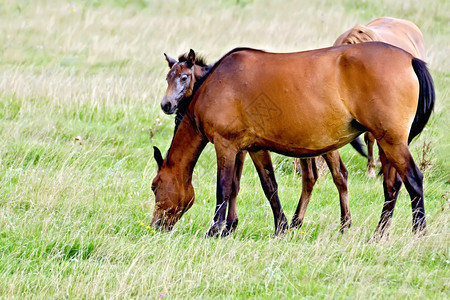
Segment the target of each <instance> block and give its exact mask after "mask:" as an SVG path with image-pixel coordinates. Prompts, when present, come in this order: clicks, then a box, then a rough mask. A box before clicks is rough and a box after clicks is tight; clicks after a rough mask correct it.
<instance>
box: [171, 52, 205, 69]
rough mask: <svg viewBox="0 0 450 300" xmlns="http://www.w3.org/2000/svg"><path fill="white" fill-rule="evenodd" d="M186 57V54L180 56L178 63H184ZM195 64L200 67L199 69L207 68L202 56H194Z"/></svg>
mask: <svg viewBox="0 0 450 300" xmlns="http://www.w3.org/2000/svg"><path fill="white" fill-rule="evenodd" d="M187 57H188V53H184V54H181V55H180V56H178V62H185V61H187ZM195 64H196V65H197V66H200V67H207V66H208V64H207V63H206V60H205V58H204V57H203V56H198V55H195Z"/></svg>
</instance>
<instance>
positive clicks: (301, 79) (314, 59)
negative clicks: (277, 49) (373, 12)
mask: <svg viewBox="0 0 450 300" xmlns="http://www.w3.org/2000/svg"><path fill="white" fill-rule="evenodd" d="M411 60H412V56H411V55H410V54H408V53H407V52H405V51H403V50H401V49H398V48H396V47H393V46H390V45H387V44H384V43H362V44H358V45H349V46H342V47H331V48H325V49H318V50H312V51H305V52H297V53H285V54H284V53H281V54H275V53H266V52H262V51H251V50H245V51H239V52H235V53H232V54H230V55H229V56H228V57H225V58H224V59H223V60H222V61H221V63H220V64H219V65H218V66H217V67H216V68H215V70H213V71H212V73H211V74H210V75H209V77H208V78H207V79H206V80H205V82H204V84H203V85H202V86H201V87H200V89H199V92H198V93H197V94H198V95H196V97H195V98H194V100H193V102H195V103H196V104H194V105H195V114H196V115H200V116H201V117H200V118H198V119H199V120H201V122H202V123H204V124H198V125H199V127H200V128H201V129H203V128H212V127H213V128H214V130H212V131H210V133H209V134H208V132H206V131H207V129H205V131H204V132H205V133H206V134H207V136H209V137H210V138H212V136H213V135H214V134H223V135H225V134H230V133H232V134H233V137H232V139H233V140H239V139H240V138H241V137H245V139H247V140H244V138H243V139H242V140H241V141H242V143H244V144H245V143H247V142H248V145H249V147H250V145H251V144H255V145H256V144H259V145H263V144H264V143H266V144H264V145H266V146H267V143H268V141H269V142H270V143H272V144H273V145H275V144H276V145H277V146H276V147H275V146H274V148H271V149H272V150H274V151H278V152H282V153H287V152H284V150H283V149H291V150H292V149H294V151H293V152H291V153H293V154H299V153H307V154H317V153H319V152H314V151H315V150H314V149H322V150H323V149H328V150H331V149H336V148H338V147H340V146H342V145H344V144H346V143H348V142H349V141H351V140H352V139H354V138H355V137H356V136H357V135H358V134H359V133H361V132H362V131H363V130H364V129H363V128H361V127H358V126H356V127H355V125H356V124H354V123H353V122H352V121H353V120H357V121H358V122H359V123H360V124H362V125H363V126H365V127H366V128H369V127H370V128H374V130H375V131H376V132H377V128H375V125H373V124H375V123H377V122H379V121H380V118H382V114H385V113H387V109H388V107H391V108H392V107H395V108H394V109H395V110H396V111H397V110H399V107H400V110H401V109H402V108H401V106H407V107H408V109H409V107H410V106H414V105H415V106H414V109H415V108H416V107H417V95H415V94H414V93H415V92H416V89H418V87H417V78H413V77H412V76H414V71H413V69H412V66H411ZM398 95H404V96H406V97H409V98H408V99H400V98H399V97H398ZM393 97H395V99H392V98H393ZM413 98H414V99H413ZM407 102H408V103H407ZM369 103H371V105H372V107H374V109H375V108H376V109H379V111H380V114H378V113H374V109H372V110H370V111H368V110H367V107H368V104H369ZM406 103H407V104H406ZM408 109H404V111H405V112H406V114H407V115H408V116H406V115H405V116H406V117H405V116H399V118H400V119H402V120H403V121H404V122H405V124H406V123H408V122H410V121H412V120H410V117H409V115H410V114H411V112H410V111H409V110H408ZM412 115H414V114H412ZM392 119H393V121H395V120H394V119H397V117H395V118H392ZM403 121H402V122H403ZM394 123H395V122H394ZM394 123H393V125H392V126H396V125H395V124H394ZM405 124H403V125H404V126H406V127H407V126H410V124H406V125H405ZM210 125H212V126H210ZM403 125H402V126H403ZM344 132H345V134H343V133H344ZM407 133H408V128H407V129H406V130H405V132H404V134H405V135H406V136H407ZM249 136H252V138H249ZM250 141H251V142H250ZM292 141H298V144H297V146H298V148H297V150H295V147H292V144H291V143H292ZM241 146H242V144H241ZM327 147H328V148H327ZM328 150H327V151H328ZM295 151H297V152H295ZM308 151H309V152H308ZM322 153H323V152H322ZM287 154H290V153H287ZM319 154H320V153H319Z"/></svg>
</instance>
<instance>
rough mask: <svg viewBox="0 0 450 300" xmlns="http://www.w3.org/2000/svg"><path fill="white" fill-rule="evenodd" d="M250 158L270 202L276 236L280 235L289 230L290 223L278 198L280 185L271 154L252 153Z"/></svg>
mask: <svg viewBox="0 0 450 300" xmlns="http://www.w3.org/2000/svg"><path fill="white" fill-rule="evenodd" d="M250 157H251V158H252V160H253V163H254V165H255V168H256V170H257V172H258V175H259V179H260V180H261V186H262V188H263V190H264V194H265V195H266V197H267V199H268V200H269V202H270V207H271V208H272V212H273V217H274V222H275V235H278V234H280V233H283V232H284V231H286V230H287V229H288V221H287V219H286V216H285V215H284V212H283V209H282V208H281V203H280V199H279V198H278V185H277V181H276V179H275V173H274V171H273V166H272V160H271V159H270V153H269V152H268V151H257V152H250Z"/></svg>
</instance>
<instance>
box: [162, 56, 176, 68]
mask: <svg viewBox="0 0 450 300" xmlns="http://www.w3.org/2000/svg"><path fill="white" fill-rule="evenodd" d="M164 56H165V57H166V60H167V62H168V63H169V68H172V66H173V65H174V64H176V63H177V60H176V59H175V58H172V57H170V56H169V55H167V54H165V53H164Z"/></svg>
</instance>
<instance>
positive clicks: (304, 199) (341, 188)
mask: <svg viewBox="0 0 450 300" xmlns="http://www.w3.org/2000/svg"><path fill="white" fill-rule="evenodd" d="M164 56H165V58H166V60H167V63H168V65H169V68H170V71H169V74H168V76H167V78H166V79H167V84H168V87H167V91H166V94H165V96H164V98H163V101H162V102H161V109H162V110H163V111H164V112H165V113H166V114H172V113H174V112H176V118H175V131H176V130H177V127H178V125H179V122H180V120H181V119H182V117H183V115H184V113H185V112H186V108H187V105H189V103H190V101H191V100H192V97H191V96H192V91H193V90H194V87H195V83H196V82H198V81H199V80H201V79H202V77H203V76H204V75H206V74H207V72H208V71H209V70H210V69H211V68H212V66H208V65H207V64H206V63H205V62H204V59H203V58H199V57H197V56H196V55H195V52H194V51H193V50H192V49H191V50H190V52H189V54H187V55H186V54H185V55H181V56H180V57H179V58H178V61H177V60H176V59H174V58H171V57H170V56H168V55H166V54H164ZM246 152H247V151H240V152H239V153H238V155H237V156H236V163H235V170H234V178H233V186H232V190H233V191H232V193H231V197H230V200H229V207H228V214H227V221H226V227H225V230H224V231H223V232H222V234H223V235H227V234H230V233H231V232H232V231H234V230H235V228H236V226H237V223H238V216H237V207H236V197H237V194H238V192H239V187H240V177H241V175H242V168H243V165H244V159H245V155H246ZM250 156H251V158H252V160H253V162H254V165H255V167H256V169H257V172H258V174H260V178H261V183H262V186H263V189H264V192H265V194H266V196H267V198H268V199H269V201H272V199H273V200H275V203H274V205H275V206H272V207H274V208H275V210H274V215H275V229H276V231H275V233H276V234H277V233H279V232H281V231H284V230H285V229H287V227H286V224H287V223H286V222H285V219H283V215H282V210H281V205H280V204H279V200H277V199H278V191H277V188H276V187H277V183H276V180H275V176H274V173H273V167H272V162H271V160H270V154H269V152H268V151H265V150H261V151H259V153H257V154H256V153H252V152H250ZM323 157H324V159H325V161H326V162H327V165H328V166H329V169H330V172H331V174H332V177H333V180H334V183H335V185H336V187H337V189H338V192H339V199H340V206H341V228H340V230H341V232H343V231H344V230H345V229H346V228H348V227H350V225H351V216H350V209H349V204H348V190H347V175H348V173H347V169H346V168H345V166H344V164H343V162H342V160H341V157H340V155H339V152H338V151H332V152H330V153H327V154H325V155H324V156H323ZM300 166H301V170H302V173H303V176H302V180H303V185H302V187H303V188H302V195H301V197H300V200H299V204H298V206H297V210H296V213H295V214H294V217H293V219H292V224H291V227H300V226H301V225H302V223H303V218H304V215H305V213H306V208H307V205H308V203H309V200H310V199H311V194H312V190H313V187H314V184H315V182H316V180H317V178H318V171H317V166H316V162H315V160H314V159H310V158H304V159H301V162H300ZM266 173H267V174H266ZM267 175H269V176H268V177H267ZM269 181H270V182H269ZM270 187H272V188H270ZM280 217H281V219H279V218H280ZM277 219H279V220H278V221H277ZM278 222H281V224H278Z"/></svg>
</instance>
